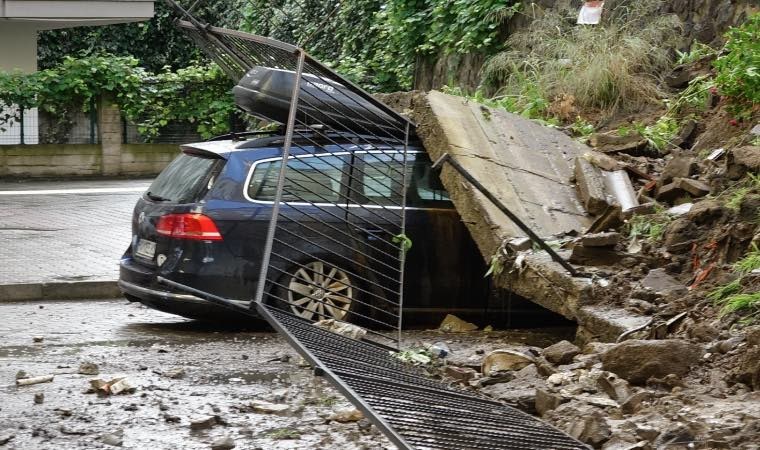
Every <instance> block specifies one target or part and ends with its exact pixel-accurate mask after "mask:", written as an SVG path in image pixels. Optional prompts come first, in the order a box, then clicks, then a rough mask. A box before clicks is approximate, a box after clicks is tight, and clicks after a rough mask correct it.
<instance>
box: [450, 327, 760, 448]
mask: <svg viewBox="0 0 760 450" xmlns="http://www.w3.org/2000/svg"><path fill="white" fill-rule="evenodd" d="M486 342H487V341H486ZM436 345H438V346H440V345H442V344H436ZM483 346H485V347H487V346H488V345H487V344H484V345H483ZM440 356H441V359H439V360H437V361H440V364H439V365H438V366H437V368H436V372H437V373H438V374H439V375H440V376H441V377H443V378H444V379H447V380H449V381H450V382H452V383H457V384H459V385H461V386H463V387H465V388H467V389H472V390H476V391H478V392H480V393H482V394H484V395H487V396H490V397H494V398H497V399H500V400H502V401H504V402H505V403H507V404H510V405H512V406H515V407H517V408H520V409H522V410H524V411H526V412H528V413H530V414H536V415H539V416H541V417H542V418H543V419H544V420H546V421H547V422H549V423H551V424H553V425H555V426H557V427H558V428H560V429H562V430H564V431H566V432H567V433H569V434H570V435H572V436H573V437H576V438H578V439H580V440H581V441H583V442H585V443H587V444H589V445H591V446H593V447H595V448H602V449H605V450H611V449H615V450H623V449H654V448H711V449H713V448H727V449H728V448H731V449H736V448H756V447H753V445H755V444H756V443H757V439H758V436H760V391H758V390H757V389H758V388H760V378H758V376H757V373H758V372H757V371H756V370H753V369H752V367H751V366H752V365H753V364H754V365H756V364H757V361H758V358H759V357H760V326H755V327H749V328H746V329H744V330H742V331H740V332H721V333H720V338H719V339H718V340H717V341H716V342H715V343H712V344H704V343H696V342H694V340H690V339H685V338H669V339H660V340H642V339H631V340H627V341H624V342H621V343H617V344H614V343H607V344H603V343H589V344H586V345H585V346H584V347H583V348H579V347H578V346H576V345H575V344H573V343H571V342H568V341H561V342H559V343H556V344H554V345H551V346H549V347H546V348H543V349H541V348H536V347H527V346H506V347H503V348H498V349H495V350H490V351H485V350H484V349H483V348H482V347H479V346H477V345H475V346H470V347H467V348H466V349H459V350H457V351H455V352H450V351H447V352H444V353H443V354H441V355H440ZM737 362H738V364H737ZM753 388H754V389H755V391H753Z"/></svg>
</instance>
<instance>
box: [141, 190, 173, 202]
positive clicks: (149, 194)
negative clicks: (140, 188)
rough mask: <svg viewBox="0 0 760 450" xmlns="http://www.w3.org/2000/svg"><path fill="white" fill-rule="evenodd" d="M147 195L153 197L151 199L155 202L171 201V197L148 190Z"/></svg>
mask: <svg viewBox="0 0 760 450" xmlns="http://www.w3.org/2000/svg"><path fill="white" fill-rule="evenodd" d="M145 195H147V196H148V198H149V199H151V200H153V201H154V202H168V201H171V199H170V198H166V197H161V196H160V195H157V194H153V193H152V192H150V191H148V192H146V193H145Z"/></svg>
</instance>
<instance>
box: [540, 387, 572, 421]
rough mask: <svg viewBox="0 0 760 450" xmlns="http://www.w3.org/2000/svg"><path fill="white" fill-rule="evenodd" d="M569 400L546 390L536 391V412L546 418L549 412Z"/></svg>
mask: <svg viewBox="0 0 760 450" xmlns="http://www.w3.org/2000/svg"><path fill="white" fill-rule="evenodd" d="M567 400H568V399H566V398H564V397H562V396H561V395H559V394H555V393H553V392H549V391H548V390H546V389H540V388H539V389H536V412H538V414H539V415H541V416H544V415H545V414H546V413H547V412H549V411H551V410H553V409H556V408H557V407H558V406H559V405H561V404H562V403H563V402H565V401H567Z"/></svg>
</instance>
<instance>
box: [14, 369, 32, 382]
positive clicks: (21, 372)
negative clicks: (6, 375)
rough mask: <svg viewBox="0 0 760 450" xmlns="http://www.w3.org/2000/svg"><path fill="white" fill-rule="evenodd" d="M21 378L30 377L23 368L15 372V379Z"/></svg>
mask: <svg viewBox="0 0 760 450" xmlns="http://www.w3.org/2000/svg"><path fill="white" fill-rule="evenodd" d="M22 378H30V377H29V374H28V373H26V371H25V370H19V371H18V372H16V379H17V380H20V379H22Z"/></svg>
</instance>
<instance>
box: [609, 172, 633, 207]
mask: <svg viewBox="0 0 760 450" xmlns="http://www.w3.org/2000/svg"><path fill="white" fill-rule="evenodd" d="M602 175H603V176H604V178H603V179H604V189H605V191H606V192H607V193H608V194H609V195H610V196H611V197H612V199H613V201H612V203H614V204H616V205H620V209H621V211H622V212H623V213H625V212H626V211H628V210H630V209H632V208H635V207H637V206H639V200H638V196H637V195H636V191H634V190H633V184H631V178H630V177H629V176H628V172H626V171H625V170H615V171H613V172H608V171H603V172H602Z"/></svg>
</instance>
